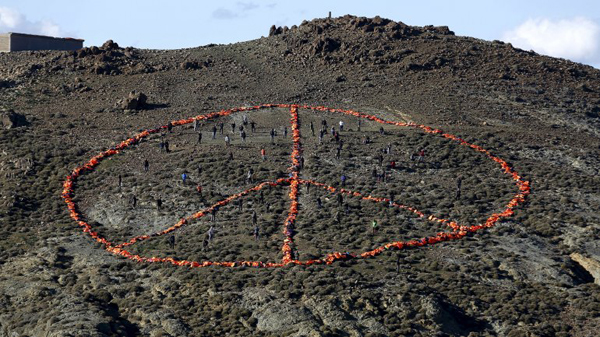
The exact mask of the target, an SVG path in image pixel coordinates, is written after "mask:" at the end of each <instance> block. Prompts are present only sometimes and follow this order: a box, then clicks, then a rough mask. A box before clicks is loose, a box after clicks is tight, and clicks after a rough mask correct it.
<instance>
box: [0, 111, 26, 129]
mask: <svg viewBox="0 0 600 337" xmlns="http://www.w3.org/2000/svg"><path fill="white" fill-rule="evenodd" d="M0 124H1V125H2V127H3V128H4V129H14V128H18V127H20V126H27V125H28V124H29V123H28V122H27V118H25V116H24V115H22V114H19V113H16V112H14V111H13V110H11V109H8V110H0Z"/></svg>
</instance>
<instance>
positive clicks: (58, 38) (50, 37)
mask: <svg viewBox="0 0 600 337" xmlns="http://www.w3.org/2000/svg"><path fill="white" fill-rule="evenodd" d="M1 35H7V36H9V35H19V36H32V37H41V38H46V39H56V40H74V41H81V42H83V41H85V40H83V39H76V38H72V37H54V36H48V35H37V34H26V33H15V32H8V33H6V34H0V36H1Z"/></svg>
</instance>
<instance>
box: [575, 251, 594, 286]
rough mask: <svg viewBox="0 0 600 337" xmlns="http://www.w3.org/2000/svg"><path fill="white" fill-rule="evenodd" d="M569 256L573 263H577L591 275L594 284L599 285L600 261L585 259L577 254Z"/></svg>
mask: <svg viewBox="0 0 600 337" xmlns="http://www.w3.org/2000/svg"><path fill="white" fill-rule="evenodd" d="M570 256H571V259H572V260H573V261H575V262H577V263H579V265H581V266H582V267H583V268H584V269H585V270H587V271H588V273H590V275H592V277H593V278H594V283H595V284H597V285H600V261H598V260H596V259H593V258H589V257H585V256H583V255H581V254H579V253H573V254H571V255H570Z"/></svg>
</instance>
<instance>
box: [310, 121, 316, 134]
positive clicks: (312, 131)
mask: <svg viewBox="0 0 600 337" xmlns="http://www.w3.org/2000/svg"><path fill="white" fill-rule="evenodd" d="M310 132H311V133H312V135H313V137H314V136H315V126H314V125H313V122H312V121H310Z"/></svg>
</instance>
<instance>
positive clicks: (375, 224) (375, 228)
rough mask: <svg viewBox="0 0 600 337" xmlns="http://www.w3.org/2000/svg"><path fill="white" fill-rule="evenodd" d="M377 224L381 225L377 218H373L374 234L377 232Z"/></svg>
mask: <svg viewBox="0 0 600 337" xmlns="http://www.w3.org/2000/svg"><path fill="white" fill-rule="evenodd" d="M377 226H379V224H378V223H377V220H373V222H372V223H371V227H372V228H373V235H375V233H376V232H377Z"/></svg>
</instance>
